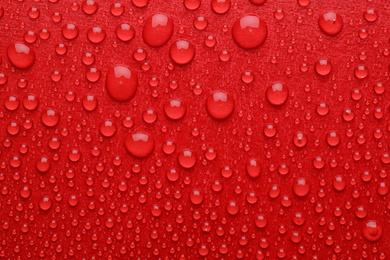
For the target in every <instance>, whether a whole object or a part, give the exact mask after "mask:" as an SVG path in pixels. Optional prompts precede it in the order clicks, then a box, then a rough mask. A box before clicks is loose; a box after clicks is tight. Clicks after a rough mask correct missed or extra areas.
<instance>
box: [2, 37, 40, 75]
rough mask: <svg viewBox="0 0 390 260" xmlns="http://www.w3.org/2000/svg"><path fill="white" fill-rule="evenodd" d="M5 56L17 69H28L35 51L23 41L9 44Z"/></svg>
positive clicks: (33, 60) (33, 58)
mask: <svg viewBox="0 0 390 260" xmlns="http://www.w3.org/2000/svg"><path fill="white" fill-rule="evenodd" d="M7 56H8V59H9V60H10V62H11V63H12V65H13V66H15V67H16V68H18V69H28V68H30V67H31V66H32V65H33V64H34V62H35V52H34V51H33V50H32V49H31V48H30V47H28V46H27V45H26V44H24V43H15V44H11V45H9V46H8V49H7Z"/></svg>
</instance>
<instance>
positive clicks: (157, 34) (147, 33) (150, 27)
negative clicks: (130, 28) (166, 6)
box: [142, 14, 173, 47]
mask: <svg viewBox="0 0 390 260" xmlns="http://www.w3.org/2000/svg"><path fill="white" fill-rule="evenodd" d="M172 34H173V21H172V19H171V18H169V17H168V16H166V15H165V14H155V15H153V16H152V17H149V19H148V20H147V21H146V23H145V25H144V28H143V31H142V37H143V39H144V41H145V43H146V44H148V45H150V46H152V47H161V46H163V45H164V44H166V43H167V42H168V41H169V39H170V38H171V36H172Z"/></svg>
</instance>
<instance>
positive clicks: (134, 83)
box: [106, 65, 138, 101]
mask: <svg viewBox="0 0 390 260" xmlns="http://www.w3.org/2000/svg"><path fill="white" fill-rule="evenodd" d="M137 87H138V78H137V75H135V74H134V73H133V72H132V71H131V70H130V68H129V67H127V66H125V65H116V66H115V67H112V68H110V69H109V70H108V72H107V76H106V89H107V92H108V94H109V95H110V96H111V97H112V98H113V99H115V100H118V101H127V100H130V99H132V98H133V97H134V95H135V92H136V90H137Z"/></svg>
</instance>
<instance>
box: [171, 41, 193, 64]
mask: <svg viewBox="0 0 390 260" xmlns="http://www.w3.org/2000/svg"><path fill="white" fill-rule="evenodd" d="M169 55H170V56H171V59H172V60H173V61H174V62H175V63H176V64H180V65H184V64H188V63H190V62H191V61H192V59H193V58H194V56H195V47H194V45H192V44H191V43H189V42H188V41H186V40H178V41H176V42H174V43H173V44H172V45H171V48H170V49H169Z"/></svg>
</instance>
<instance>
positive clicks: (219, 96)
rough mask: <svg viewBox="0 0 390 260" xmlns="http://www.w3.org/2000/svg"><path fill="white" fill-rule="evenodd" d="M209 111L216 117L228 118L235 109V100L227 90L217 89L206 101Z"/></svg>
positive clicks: (220, 118) (219, 118)
mask: <svg viewBox="0 0 390 260" xmlns="http://www.w3.org/2000/svg"><path fill="white" fill-rule="evenodd" d="M206 109H207V112H208V113H209V114H210V116H212V117H213V118H215V119H218V120H222V119H225V118H228V117H229V116H230V115H231V114H232V113H233V111H234V100H233V98H232V97H231V96H230V95H228V94H227V93H226V92H225V91H221V90H219V91H215V92H214V93H213V94H211V95H210V96H209V97H208V98H207V101H206Z"/></svg>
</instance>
